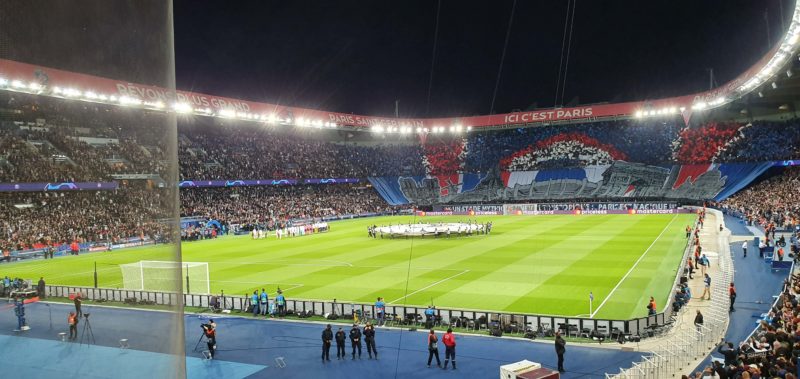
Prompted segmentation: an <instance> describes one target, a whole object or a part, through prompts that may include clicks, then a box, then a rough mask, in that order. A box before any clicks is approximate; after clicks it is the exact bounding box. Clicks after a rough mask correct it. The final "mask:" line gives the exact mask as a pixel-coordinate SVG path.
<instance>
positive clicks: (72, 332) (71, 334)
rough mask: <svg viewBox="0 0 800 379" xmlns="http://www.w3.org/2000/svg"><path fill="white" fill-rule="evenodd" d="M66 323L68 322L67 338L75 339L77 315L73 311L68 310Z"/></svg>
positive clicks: (76, 334)
mask: <svg viewBox="0 0 800 379" xmlns="http://www.w3.org/2000/svg"><path fill="white" fill-rule="evenodd" d="M67 323H68V324H69V339H70V340H71V341H72V340H75V339H76V338H78V315H76V314H75V312H69V316H67Z"/></svg>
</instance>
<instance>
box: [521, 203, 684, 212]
mask: <svg viewBox="0 0 800 379" xmlns="http://www.w3.org/2000/svg"><path fill="white" fill-rule="evenodd" d="M536 205H537V208H538V210H540V211H542V210H547V211H555V210H560V211H566V210H570V211H571V210H575V209H582V210H629V209H634V210H663V209H675V208H677V207H678V203H542V204H536ZM511 206H512V207H513V205H511Z"/></svg>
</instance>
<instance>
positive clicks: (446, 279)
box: [387, 270, 469, 304]
mask: <svg viewBox="0 0 800 379" xmlns="http://www.w3.org/2000/svg"><path fill="white" fill-rule="evenodd" d="M468 272H469V270H464V271H461V272H459V273H458V274H455V275H453V276H448V277H446V278H444V279H442V280H440V281H438V282H435V283H432V284H429V285H427V286H425V287H422V288H420V289H418V290H416V291H414V292H412V293H410V294H408V295H405V296H403V297H401V298H399V299H395V300H392V301H390V302H388V303H387V304H394V303H396V302H398V301H400V300H403V299H405V298H407V297H409V296H411V295H413V294H416V293H419V292H422V291H425V290H426V289H428V288H431V287H433V286H435V285H437V284H440V283H444V282H446V281H448V280H450V279H453V278H455V277H456V276H460V275H464V274H466V273H468Z"/></svg>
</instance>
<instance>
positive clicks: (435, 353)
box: [428, 329, 442, 367]
mask: <svg viewBox="0 0 800 379" xmlns="http://www.w3.org/2000/svg"><path fill="white" fill-rule="evenodd" d="M433 357H436V365H437V366H439V367H442V361H441V360H439V337H436V332H434V331H433V329H431V333H430V334H428V367H431V360H432V359H433Z"/></svg>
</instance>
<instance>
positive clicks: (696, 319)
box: [694, 309, 703, 333]
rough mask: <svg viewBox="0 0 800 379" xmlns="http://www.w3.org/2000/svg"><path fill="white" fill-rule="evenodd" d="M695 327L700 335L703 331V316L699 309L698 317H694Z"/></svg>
mask: <svg viewBox="0 0 800 379" xmlns="http://www.w3.org/2000/svg"><path fill="white" fill-rule="evenodd" d="M694 327H695V328H696V329H697V332H698V333H699V332H700V330H702V329H703V314H702V313H700V310H699V309H698V310H697V315H695V316H694Z"/></svg>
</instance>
